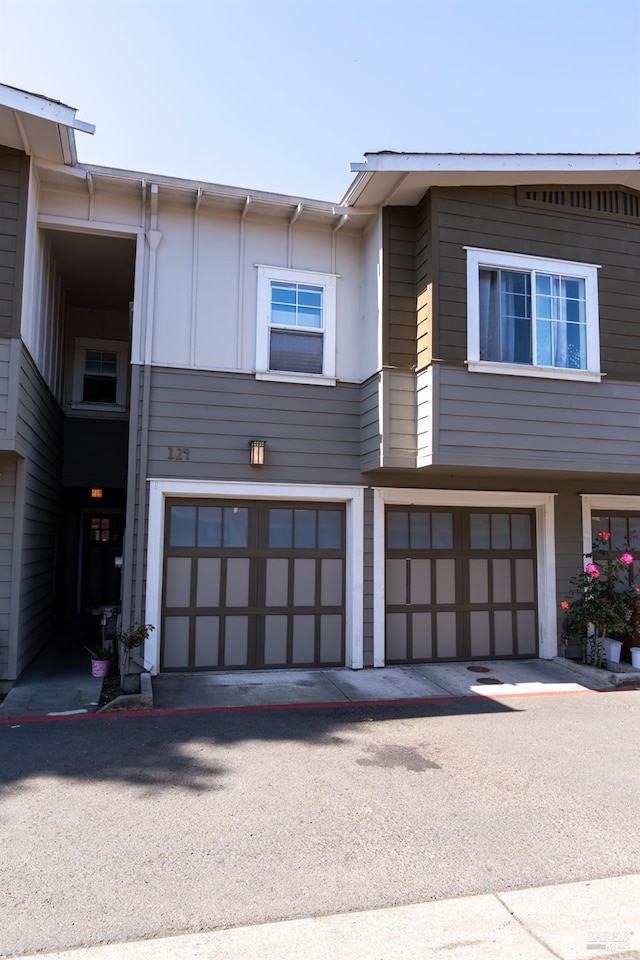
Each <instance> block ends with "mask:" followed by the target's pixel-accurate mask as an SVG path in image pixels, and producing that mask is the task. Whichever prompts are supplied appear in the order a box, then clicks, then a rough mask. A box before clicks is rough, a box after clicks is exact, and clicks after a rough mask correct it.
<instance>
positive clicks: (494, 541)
mask: <svg viewBox="0 0 640 960" xmlns="http://www.w3.org/2000/svg"><path fill="white" fill-rule="evenodd" d="M385 596H386V601H385V602H386V661H387V663H408V662H416V661H425V662H428V661H434V660H470V659H487V658H492V657H523V656H528V657H530V656H536V654H537V608H536V597H537V587H536V556H535V512H534V511H528V510H513V511H509V512H507V511H499V510H480V509H473V510H471V509H455V510H451V509H450V510H446V509H445V510H439V509H438V510H429V509H423V508H420V507H410V508H407V507H397V508H396V507H388V508H387V513H386V590H385Z"/></svg>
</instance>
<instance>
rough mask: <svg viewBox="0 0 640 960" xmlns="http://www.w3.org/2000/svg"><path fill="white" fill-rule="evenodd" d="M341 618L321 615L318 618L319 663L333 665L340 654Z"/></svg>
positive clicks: (337, 615) (335, 615)
mask: <svg viewBox="0 0 640 960" xmlns="http://www.w3.org/2000/svg"><path fill="white" fill-rule="evenodd" d="M342 627H343V624H342V617H341V616H340V614H337V613H334V614H331V613H329V614H323V615H322V616H321V617H320V662H321V663H323V664H325V663H335V662H336V660H339V659H340V656H341V653H342Z"/></svg>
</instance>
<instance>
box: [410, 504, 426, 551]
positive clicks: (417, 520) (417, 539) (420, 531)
mask: <svg viewBox="0 0 640 960" xmlns="http://www.w3.org/2000/svg"><path fill="white" fill-rule="evenodd" d="M429 520H430V515H429V514H428V513H411V514H410V525H411V549H412V550H428V549H429V547H430V546H431V525H430V523H429Z"/></svg>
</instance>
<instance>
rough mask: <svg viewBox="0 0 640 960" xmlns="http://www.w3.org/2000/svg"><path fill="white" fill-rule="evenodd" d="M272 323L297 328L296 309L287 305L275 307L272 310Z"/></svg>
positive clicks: (282, 304)
mask: <svg viewBox="0 0 640 960" xmlns="http://www.w3.org/2000/svg"><path fill="white" fill-rule="evenodd" d="M271 323H279V324H284V325H285V326H290V327H295V325H296V308H295V306H289V305H288V304H286V303H281V304H278V305H277V306H276V305H274V306H273V307H272V308H271Z"/></svg>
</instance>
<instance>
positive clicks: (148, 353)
mask: <svg viewBox="0 0 640 960" xmlns="http://www.w3.org/2000/svg"><path fill="white" fill-rule="evenodd" d="M150 208H151V216H150V218H149V229H148V230H147V232H146V237H147V243H148V244H149V272H148V277H147V310H146V317H145V343H144V353H143V357H142V360H143V365H142V367H141V369H142V370H143V371H144V372H143V381H142V405H141V411H140V413H141V415H140V475H139V478H138V524H137V530H136V533H137V536H136V581H135V592H134V600H133V607H134V618H135V619H138V618H140V619H144V618H143V616H142V580H143V574H144V554H145V549H144V547H145V526H146V522H147V458H148V455H149V407H150V398H151V359H152V349H153V321H154V312H155V293H156V267H157V254H158V247H159V246H160V241H161V240H162V234H161V233H160V231H159V230H158V229H157V226H158V185H157V184H156V183H152V184H151V185H150ZM154 626H156V624H154Z"/></svg>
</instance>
